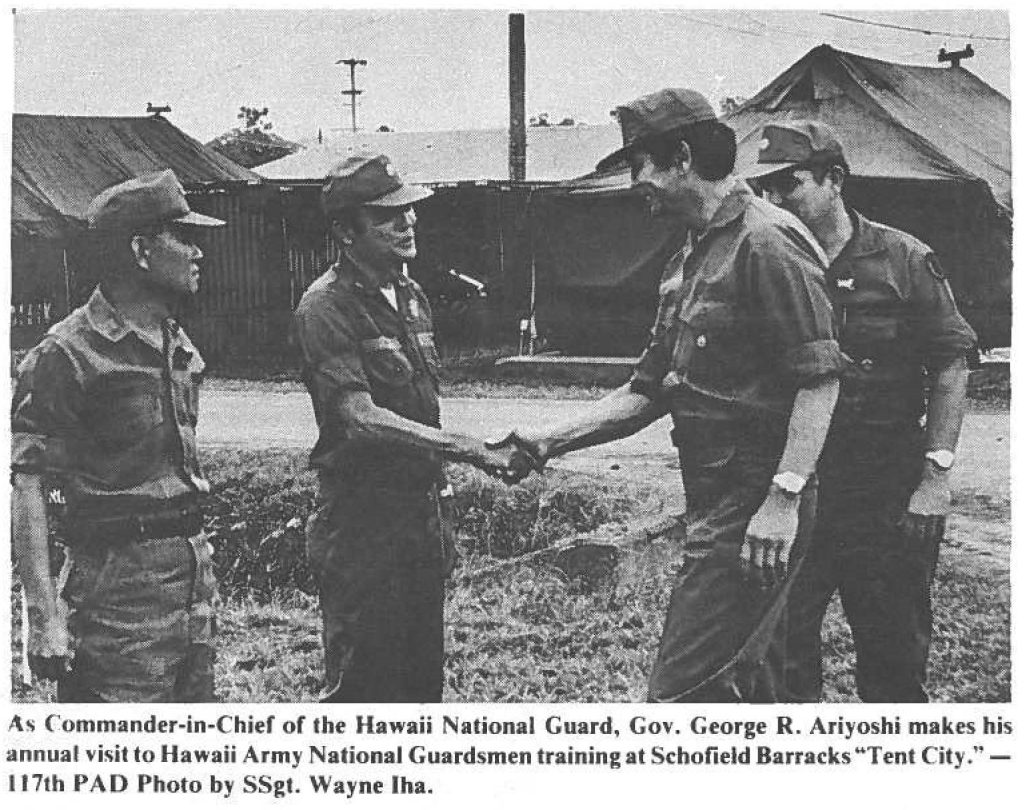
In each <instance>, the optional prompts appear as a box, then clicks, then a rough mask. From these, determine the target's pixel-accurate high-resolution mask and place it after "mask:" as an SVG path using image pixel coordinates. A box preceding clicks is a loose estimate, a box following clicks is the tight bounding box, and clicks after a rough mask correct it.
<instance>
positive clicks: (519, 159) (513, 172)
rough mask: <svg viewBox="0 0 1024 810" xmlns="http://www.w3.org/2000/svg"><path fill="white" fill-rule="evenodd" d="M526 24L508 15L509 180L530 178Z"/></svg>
mask: <svg viewBox="0 0 1024 810" xmlns="http://www.w3.org/2000/svg"><path fill="white" fill-rule="evenodd" d="M525 27H526V23H525V17H524V16H523V15H522V14H509V15H508V179H509V180H511V181H513V182H522V181H524V180H525V179H526V31H525Z"/></svg>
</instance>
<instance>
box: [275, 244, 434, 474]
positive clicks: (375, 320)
mask: <svg viewBox="0 0 1024 810" xmlns="http://www.w3.org/2000/svg"><path fill="white" fill-rule="evenodd" d="M367 277H368V276H367V274H365V273H363V272H362V271H361V270H360V269H359V268H358V267H357V266H356V265H355V264H354V263H353V262H352V260H351V259H349V258H348V257H346V258H345V259H343V260H342V261H341V262H340V263H339V264H335V265H333V266H332V267H331V268H329V269H328V270H327V272H326V273H324V274H323V275H322V276H320V278H318V279H317V280H316V281H314V282H313V283H312V284H311V285H310V286H309V288H308V289H307V290H306V292H305V294H304V295H303V296H302V300H301V301H300V302H299V305H298V307H297V308H296V310H295V331H296V338H297V340H298V343H299V346H300V348H301V350H302V379H303V382H305V384H306V387H307V388H308V389H309V394H310V397H311V398H312V400H313V410H314V413H315V415H316V421H317V425H318V426H319V428H320V436H319V439H318V440H317V443H316V446H315V447H314V448H313V452H312V455H311V457H310V464H311V466H313V467H315V468H318V469H320V470H323V471H327V472H328V473H330V474H332V475H335V476H338V478H339V483H341V484H343V485H347V486H350V487H353V488H356V489H359V488H363V487H369V488H371V489H379V488H385V489H392V490H395V489H397V490H407V489H425V488H427V487H429V486H430V485H432V484H433V483H436V482H437V481H438V480H439V478H440V476H441V463H442V459H441V455H440V453H436V452H429V451H425V450H420V449H414V448H410V449H408V450H403V449H401V448H396V447H393V446H390V445H389V446H387V447H382V446H381V445H380V444H379V443H375V442H371V441H367V440H366V439H361V438H358V437H353V436H351V435H349V433H348V431H347V430H346V428H345V426H344V425H343V424H342V422H341V419H340V416H339V408H338V398H339V395H340V394H342V393H343V392H345V391H366V392H368V393H369V394H370V397H371V398H372V399H373V402H374V404H375V405H377V406H378V407H381V408H386V409H387V410H389V411H392V412H393V413H396V414H398V415H399V416H402V417H404V418H406V419H410V420H412V421H414V422H419V423H420V424H424V425H429V426H431V427H440V425H441V421H440V409H439V406H438V377H437V371H438V356H437V349H436V347H435V345H434V332H433V322H432V320H431V315H430V304H429V303H428V302H427V297H426V296H425V295H424V293H423V290H422V289H420V286H419V285H418V284H417V283H416V282H414V281H413V280H412V279H409V278H406V277H402V278H400V279H398V280H396V281H395V292H396V298H397V303H398V309H397V310H396V309H395V308H394V307H392V306H391V304H390V303H388V301H387V299H386V298H385V297H384V294H383V293H382V292H381V291H380V289H379V288H377V287H374V286H372V285H371V284H370V283H368V282H367V281H366V280H365V279H366V278H367Z"/></svg>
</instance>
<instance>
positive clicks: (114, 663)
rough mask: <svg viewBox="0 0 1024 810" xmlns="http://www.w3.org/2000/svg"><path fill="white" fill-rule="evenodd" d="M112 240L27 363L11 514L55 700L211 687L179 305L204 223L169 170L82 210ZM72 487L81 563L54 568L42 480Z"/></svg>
mask: <svg viewBox="0 0 1024 810" xmlns="http://www.w3.org/2000/svg"><path fill="white" fill-rule="evenodd" d="M86 217H87V220H88V223H89V227H90V229H91V230H93V231H94V232H95V234H96V236H97V238H98V239H99V240H102V243H103V245H104V248H105V255H106V257H107V264H106V266H104V267H102V268H100V272H101V273H102V281H101V282H100V285H99V286H98V287H97V288H96V290H95V291H94V292H93V294H92V297H91V298H90V299H89V300H88V302H87V303H86V304H85V305H84V306H82V307H79V308H78V309H76V310H75V311H74V312H72V313H71V314H70V315H69V316H68V317H67V318H65V319H64V320H63V321H61V322H60V323H59V324H57V325H55V326H54V327H53V328H52V329H50V331H49V333H48V334H47V335H46V337H45V338H43V340H42V342H41V343H40V344H39V345H38V346H36V347H35V348H34V349H32V351H30V352H29V354H28V355H27V357H26V358H25V360H24V361H23V362H22V363H21V366H20V367H19V369H18V378H17V381H16V383H15V389H14V401H13V419H12V425H11V432H12V434H13V448H12V454H11V455H12V470H13V483H14V491H13V500H12V518H13V519H12V522H13V532H14V547H15V558H16V560H17V566H18V573H19V575H20V577H21V581H22V585H23V587H24V589H25V595H26V603H27V607H28V624H29V644H28V651H27V652H28V658H29V664H30V666H31V667H32V669H33V671H34V672H35V674H36V675H38V676H40V677H43V678H53V679H56V680H57V681H58V698H59V699H60V700H62V701H71V702H94V701H118V702H120V701H139V702H143V701H173V702H183V701H210V700H212V699H213V696H214V693H213V646H212V636H213V621H214V618H213V600H214V596H215V587H216V586H215V582H214V578H213V566H212V561H211V557H210V547H209V544H208V543H207V542H206V538H205V536H204V535H203V534H202V531H201V528H202V522H203V520H202V512H201V509H200V496H201V495H202V494H203V493H206V492H208V491H209V486H208V484H207V482H206V480H205V479H204V478H203V473H202V471H201V469H200V466H199V462H198V459H197V457H196V436H195V429H196V420H197V418H198V386H199V382H200V380H201V378H202V374H203V368H204V364H203V359H202V357H200V355H199V352H198V350H197V349H196V347H195V346H194V345H193V344H192V342H191V341H190V340H189V339H188V336H187V335H186V334H185V332H184V331H183V330H182V329H181V328H180V327H179V325H178V324H177V322H176V321H175V320H174V318H173V317H172V313H173V312H174V310H175V308H176V306H177V304H178V303H179V302H180V301H181V300H182V299H184V298H188V297H191V296H192V295H194V294H195V293H196V291H197V289H198V287H199V260H200V259H201V258H202V256H203V254H202V251H201V250H200V249H199V247H198V246H197V244H196V242H197V233H198V230H199V229H206V228H209V227H212V226H220V225H223V224H224V223H223V222H222V221H220V220H218V219H214V218H213V217H207V216H203V215H202V214H197V213H195V212H193V211H190V210H189V207H188V203H187V202H186V200H185V194H184V191H183V190H182V187H181V184H180V183H179V182H178V180H177V178H176V177H175V176H174V173H173V172H171V171H170V170H166V171H163V172H160V173H156V174H149V175H144V176H141V177H138V178H136V179H133V180H129V181H127V182H125V183H121V184H118V185H116V186H113V187H111V188H109V189H107V190H106V191H104V192H103V193H101V194H100V195H99V196H98V197H97V198H96V199H95V200H93V202H92V204H91V205H90V206H89V208H88V211H87V213H86ZM48 482H53V483H56V484H58V485H59V486H60V487H61V489H62V490H63V492H64V495H65V499H66V503H67V513H66V517H65V520H64V532H65V539H66V540H67V542H68V543H69V547H70V548H69V561H70V575H69V577H68V579H67V585H66V588H65V589H64V593H63V596H64V598H66V600H67V604H68V605H69V607H70V610H71V613H70V635H69V633H68V628H69V625H68V623H67V621H66V617H65V614H64V611H63V610H62V600H61V598H60V597H61V594H58V593H56V591H55V587H54V582H53V578H52V577H51V573H52V572H51V571H50V559H49V538H48V532H47V515H46V502H45V496H44V489H45V487H46V486H47V484H48Z"/></svg>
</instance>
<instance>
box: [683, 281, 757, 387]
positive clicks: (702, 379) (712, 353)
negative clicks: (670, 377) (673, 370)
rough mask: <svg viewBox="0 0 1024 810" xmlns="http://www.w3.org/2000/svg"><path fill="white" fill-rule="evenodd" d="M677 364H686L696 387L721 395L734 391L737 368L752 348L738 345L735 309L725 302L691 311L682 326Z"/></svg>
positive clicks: (714, 302)
mask: <svg viewBox="0 0 1024 810" xmlns="http://www.w3.org/2000/svg"><path fill="white" fill-rule="evenodd" d="M679 326H680V331H679V337H678V340H677V350H676V356H677V358H678V360H677V359H676V358H674V359H673V365H675V364H676V362H686V364H687V368H688V375H687V376H688V377H689V378H690V379H691V380H692V381H693V383H694V384H696V385H698V386H701V387H704V386H707V387H710V388H713V389H714V390H716V391H718V392H719V393H728V392H729V391H731V390H732V388H733V383H734V381H735V380H734V378H735V372H736V367H737V365H738V363H739V361H740V360H741V359H742V358H743V357H745V356H746V355H747V354H748V353H749V352H750V351H751V348H752V347H746V348H745V349H741V347H739V346H738V345H737V323H736V312H735V308H734V307H733V306H732V305H730V304H728V303H725V302H719V301H708V302H701V303H700V304H698V305H696V306H694V307H692V308H691V310H690V311H689V312H688V313H686V314H685V316H684V320H683V321H682V322H681V323H680V324H679Z"/></svg>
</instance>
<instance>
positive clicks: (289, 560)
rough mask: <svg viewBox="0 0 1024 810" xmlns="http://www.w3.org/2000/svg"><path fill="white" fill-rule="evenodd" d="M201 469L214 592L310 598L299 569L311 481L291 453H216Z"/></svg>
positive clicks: (309, 583) (310, 586) (310, 585)
mask: <svg viewBox="0 0 1024 810" xmlns="http://www.w3.org/2000/svg"><path fill="white" fill-rule="evenodd" d="M204 462H205V463H204V466H205V469H206V471H207V474H208V475H209V478H210V484H211V488H212V491H213V494H212V495H211V497H210V498H209V501H208V503H207V507H206V512H207V519H206V529H207V531H208V532H209V533H210V542H211V543H212V544H213V547H214V562H215V564H216V570H217V578H218V581H219V582H220V587H221V591H222V592H223V593H225V594H226V595H229V596H234V595H245V596H248V597H250V598H253V599H263V600H267V599H269V598H270V597H271V596H273V595H274V594H275V593H289V594H290V593H292V592H294V591H296V590H298V591H300V592H303V593H310V594H311V593H315V591H316V586H315V584H314V582H313V579H312V576H311V575H310V572H309V569H308V567H307V565H306V547H305V542H306V541H305V524H306V518H307V517H308V516H309V514H310V512H311V511H312V509H313V501H314V498H315V496H316V477H315V475H314V474H313V473H312V472H311V471H310V470H307V469H305V467H306V454H305V453H302V452H297V451H277V452H274V451H267V452H251V451H243V450H218V451H214V452H213V453H208V454H206V456H205V459H204Z"/></svg>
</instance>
